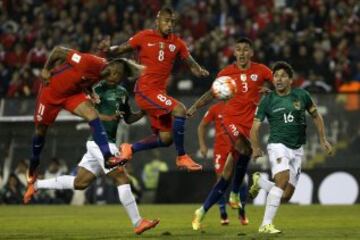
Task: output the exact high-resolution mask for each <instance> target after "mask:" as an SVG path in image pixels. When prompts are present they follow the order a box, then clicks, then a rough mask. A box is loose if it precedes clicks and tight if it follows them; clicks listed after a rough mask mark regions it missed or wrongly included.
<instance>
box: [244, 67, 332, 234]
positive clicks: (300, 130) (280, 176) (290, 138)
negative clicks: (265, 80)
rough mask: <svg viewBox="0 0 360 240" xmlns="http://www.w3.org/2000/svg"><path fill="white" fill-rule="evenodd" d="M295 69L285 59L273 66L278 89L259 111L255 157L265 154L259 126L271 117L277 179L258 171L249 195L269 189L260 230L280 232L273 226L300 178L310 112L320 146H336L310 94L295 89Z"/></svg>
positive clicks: (254, 134) (270, 150)
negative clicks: (262, 175)
mask: <svg viewBox="0 0 360 240" xmlns="http://www.w3.org/2000/svg"><path fill="white" fill-rule="evenodd" d="M293 76H294V71H293V69H292V67H291V66H290V65H289V64H287V63H285V62H277V63H275V64H274V67H273V78H274V86H275V91H274V92H272V93H270V94H268V95H267V96H265V97H264V98H263V99H262V100H261V102H260V105H259V107H258V109H257V111H256V116H255V119H254V123H253V126H252V128H251V133H250V136H251V138H250V140H251V145H252V148H253V158H254V159H256V158H258V157H260V156H262V155H263V152H262V150H261V148H260V141H259V129H260V126H261V122H262V121H264V119H265V118H267V119H268V122H269V128H270V137H269V142H268V145H267V151H268V154H269V160H270V165H271V172H272V177H273V179H274V182H272V181H269V180H267V179H265V178H263V177H261V176H260V173H254V175H253V185H252V186H251V188H250V191H249V194H250V195H251V197H252V198H255V197H256V196H257V194H258V193H259V190H260V188H262V189H264V190H265V191H266V192H268V195H267V198H266V208H265V214H264V219H263V222H262V224H261V226H260V228H259V232H260V233H270V234H275V233H280V232H281V231H280V230H278V229H276V228H275V227H274V225H273V219H274V217H275V215H276V211H277V209H278V208H279V206H280V202H288V201H289V200H290V199H291V197H292V195H293V193H294V191H295V187H296V184H297V182H298V180H299V177H300V172H301V160H302V158H303V157H304V150H303V148H302V145H304V144H305V140H306V132H305V129H306V119H305V112H306V111H307V112H308V113H309V114H310V115H311V117H312V119H313V121H314V124H315V127H316V129H317V132H318V135H319V138H320V145H321V147H322V148H323V149H324V151H325V152H326V153H327V154H331V153H332V146H331V145H330V143H329V142H328V141H327V139H326V135H325V127H324V121H323V118H322V117H321V115H320V114H319V113H318V111H317V108H316V105H315V104H314V102H313V101H312V99H311V97H310V95H309V93H308V92H307V91H305V90H303V89H291V84H292V78H293Z"/></svg>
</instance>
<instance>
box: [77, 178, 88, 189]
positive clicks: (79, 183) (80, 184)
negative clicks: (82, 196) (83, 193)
mask: <svg viewBox="0 0 360 240" xmlns="http://www.w3.org/2000/svg"><path fill="white" fill-rule="evenodd" d="M88 185H89V184H88V183H87V182H86V181H83V180H82V179H80V178H75V181H74V189H75V190H84V189H86V188H87V187H88Z"/></svg>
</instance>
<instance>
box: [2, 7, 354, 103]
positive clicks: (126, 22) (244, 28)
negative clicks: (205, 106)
mask: <svg viewBox="0 0 360 240" xmlns="http://www.w3.org/2000/svg"><path fill="white" fill-rule="evenodd" d="M255 2H256V3H255ZM163 5H170V6H172V7H173V8H174V9H175V10H176V11H177V12H178V24H177V29H176V32H177V33H178V34H180V35H181V36H182V37H183V38H184V39H185V41H186V42H187V44H188V46H189V48H190V51H191V52H192V55H193V56H194V58H195V59H197V60H198V61H199V63H200V64H202V65H203V66H204V67H205V68H207V69H208V70H209V72H210V73H211V74H210V76H209V77H208V78H207V79H205V80H204V79H202V80H200V79H194V78H193V77H192V78H190V75H189V72H188V71H187V70H184V69H185V67H184V66H183V65H182V64H176V65H175V67H176V69H177V70H176V71H175V72H176V74H175V75H174V76H173V79H172V84H171V85H170V89H169V90H170V92H172V93H176V92H179V90H181V91H182V93H186V91H188V92H189V93H192V94H199V93H202V92H204V91H205V90H206V89H208V87H209V85H210V84H211V82H212V80H213V78H214V76H215V74H216V73H217V71H218V70H219V69H221V68H222V67H223V66H225V65H226V64H228V63H229V62H231V61H232V60H233V59H232V53H233V50H232V48H231V47H230V46H232V45H233V43H234V41H235V39H236V38H237V37H239V36H247V37H249V38H251V39H252V40H253V41H254V44H255V54H256V56H255V60H256V61H259V62H262V63H265V64H267V65H271V63H273V62H275V61H278V60H285V61H287V62H289V63H291V64H292V65H293V66H294V67H295V69H296V71H297V73H298V75H297V78H296V79H297V80H296V83H295V84H296V85H297V86H302V87H303V88H306V89H307V90H309V91H311V92H317V93H326V92H342V91H345V90H344V89H347V90H350V91H359V82H360V3H359V2H358V1H356V0H339V1H336V0H327V1H325V0H273V1H267V0H259V1H252V0H226V1H217V0H196V1H192V0H165V1H161V0H141V1H140V0H123V1H115V0H101V1H100V0H74V1H70V0H49V1H39V0H27V1H16V0H2V1H0V75H1V78H0V79H1V81H0V98H2V97H18V96H25V97H33V96H35V95H36V93H37V91H38V88H39V85H40V82H41V80H40V78H39V73H40V69H41V67H42V65H43V64H44V62H45V61H46V58H47V56H48V54H49V50H50V49H52V48H53V47H54V46H55V45H63V46H68V47H71V48H75V49H79V50H80V51H85V52H87V51H90V52H95V51H96V47H97V45H98V43H99V41H100V40H101V39H102V38H103V37H104V36H105V35H110V36H111V38H112V43H113V44H119V43H122V42H124V41H127V40H128V38H129V37H130V36H131V35H133V34H134V33H135V32H137V31H139V30H141V29H144V28H152V26H153V24H154V17H155V16H154V15H155V13H156V12H157V11H158V10H159V9H160V7H161V6H163ZM183 80H188V81H183ZM182 82H183V83H190V84H181V83H182ZM352 83H354V85H352Z"/></svg>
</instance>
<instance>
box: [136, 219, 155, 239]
mask: <svg viewBox="0 0 360 240" xmlns="http://www.w3.org/2000/svg"><path fill="white" fill-rule="evenodd" d="M159 222H160V220H159V219H155V220H147V219H145V218H143V219H141V220H140V224H139V225H138V226H137V227H135V228H134V232H135V233H136V234H138V235H140V234H142V233H143V232H145V231H147V230H149V229H151V228H154V227H156V225H158V224H159Z"/></svg>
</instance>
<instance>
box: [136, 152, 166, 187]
mask: <svg viewBox="0 0 360 240" xmlns="http://www.w3.org/2000/svg"><path fill="white" fill-rule="evenodd" d="M159 157H160V152H159V151H154V159H153V160H152V161H151V162H149V163H147V164H145V166H144V169H143V172H142V180H143V182H144V185H145V187H146V189H148V190H155V189H156V188H157V186H158V181H159V175H160V172H167V171H168V170H169V167H168V165H167V164H166V162H164V161H161V160H160V159H159Z"/></svg>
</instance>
